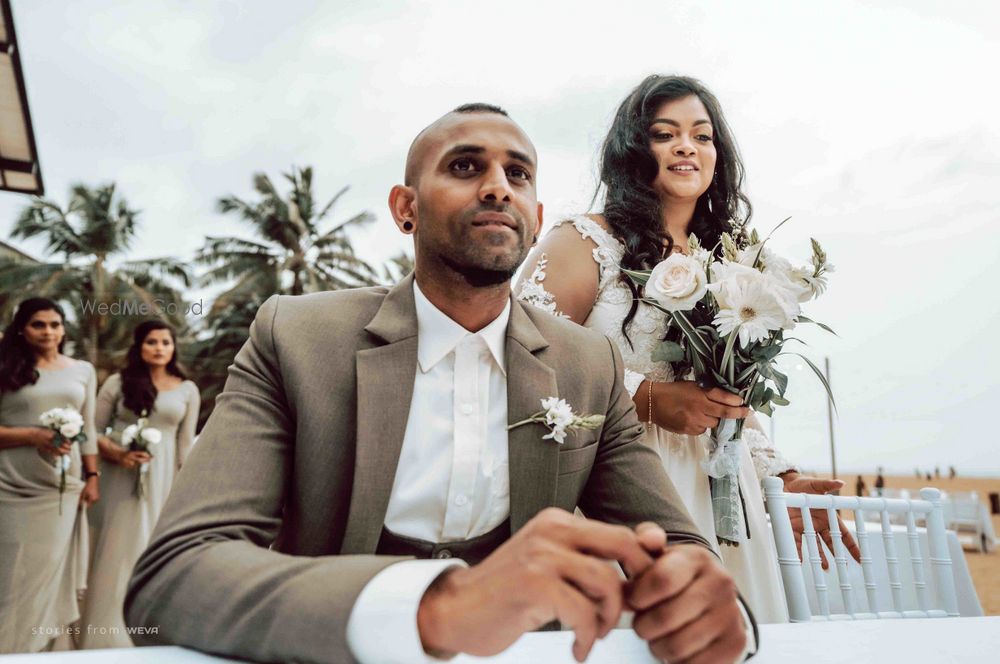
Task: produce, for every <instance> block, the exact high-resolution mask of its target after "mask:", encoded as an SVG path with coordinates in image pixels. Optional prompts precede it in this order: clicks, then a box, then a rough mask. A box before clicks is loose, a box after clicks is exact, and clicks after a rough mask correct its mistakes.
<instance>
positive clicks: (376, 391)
mask: <svg viewBox="0 0 1000 664" xmlns="http://www.w3.org/2000/svg"><path fill="white" fill-rule="evenodd" d="M365 330H367V331H368V332H369V333H370V334H372V335H374V336H375V337H378V338H379V339H381V340H382V341H384V342H385V344H384V345H380V346H376V347H374V348H367V349H364V350H360V351H358V352H357V354H356V363H357V398H358V421H357V439H356V440H357V443H356V448H355V459H354V483H353V487H352V489H351V505H350V509H349V511H348V516H347V527H346V531H345V533H344V540H343V544H342V546H341V553H345V554H348V553H375V550H376V548H377V547H378V541H379V537H380V536H381V533H382V527H383V524H384V522H385V514H386V510H387V508H388V506H389V496H390V494H391V492H392V484H393V481H394V480H395V477H396V466H397V464H398V463H399V453H400V449H401V448H402V446H403V436H404V435H405V433H406V422H407V418H408V417H409V413H410V402H411V401H412V400H413V381H414V376H415V375H416V368H417V317H416V308H415V305H414V302H413V276H412V274H411V275H410V276H409V277H407V278H405V279H403V280H402V281H401V282H399V284H397V285H396V286H395V287H394V288H393V289H392V290H391V291H389V293H388V294H387V295H386V297H385V300H384V301H383V303H382V306H381V307H380V308H379V310H378V312H377V313H376V314H375V317H374V318H372V320H371V322H370V323H369V324H368V326H367V327H366V328H365Z"/></svg>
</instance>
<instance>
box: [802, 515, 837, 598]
mask: <svg viewBox="0 0 1000 664" xmlns="http://www.w3.org/2000/svg"><path fill="white" fill-rule="evenodd" d="M799 511H800V512H801V513H802V540H803V543H802V545H803V548H804V549H808V552H809V560H810V561H811V562H812V567H813V575H812V577H813V588H815V589H816V600H817V601H818V602H819V612H820V615H824V616H828V615H830V598H829V597H827V594H826V593H827V588H826V575H824V574H823V563H822V562H821V561H820V557H819V544H818V543H817V542H816V530H815V528H814V527H813V522H812V515H811V514H810V513H809V508H808V507H800V508H799ZM802 555H803V556H805V555H806V551H803V552H802Z"/></svg>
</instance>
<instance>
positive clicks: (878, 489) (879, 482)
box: [875, 466, 930, 496]
mask: <svg viewBox="0 0 1000 664" xmlns="http://www.w3.org/2000/svg"><path fill="white" fill-rule="evenodd" d="M927 479H930V476H928V478H927ZM884 488H885V478H884V477H882V466H879V467H878V475H876V476H875V495H876V496H881V495H882V489H884Z"/></svg>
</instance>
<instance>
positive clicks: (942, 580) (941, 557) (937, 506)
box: [920, 489, 958, 617]
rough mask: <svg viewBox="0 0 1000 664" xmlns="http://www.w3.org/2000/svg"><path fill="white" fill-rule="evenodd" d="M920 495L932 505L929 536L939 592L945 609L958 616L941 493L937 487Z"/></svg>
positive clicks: (929, 517) (928, 524) (924, 490)
mask: <svg viewBox="0 0 1000 664" xmlns="http://www.w3.org/2000/svg"><path fill="white" fill-rule="evenodd" d="M920 497H921V498H923V499H924V500H926V501H928V502H929V503H930V504H931V505H932V509H931V511H930V513H929V514H928V515H927V537H928V540H929V541H928V544H930V550H931V569H933V570H934V580H935V581H936V582H937V587H938V592H939V593H940V594H941V597H942V599H943V600H944V610H945V611H946V612H947V613H948V615H949V616H953V617H957V616H958V595H957V594H956V593H955V576H954V572H952V569H951V554H949V553H948V540H947V539H945V530H944V516H943V515H942V513H941V493H940V492H939V491H938V490H937V489H921V490H920Z"/></svg>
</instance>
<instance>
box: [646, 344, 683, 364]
mask: <svg viewBox="0 0 1000 664" xmlns="http://www.w3.org/2000/svg"><path fill="white" fill-rule="evenodd" d="M652 359H653V361H654V362H680V361H682V360H683V359H684V349H683V348H682V347H681V345H680V344H678V343H675V342H673V341H661V342H660V343H659V345H658V346H657V347H656V348H654V349H653V355H652Z"/></svg>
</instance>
